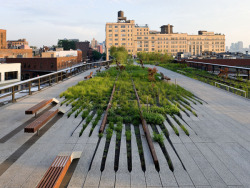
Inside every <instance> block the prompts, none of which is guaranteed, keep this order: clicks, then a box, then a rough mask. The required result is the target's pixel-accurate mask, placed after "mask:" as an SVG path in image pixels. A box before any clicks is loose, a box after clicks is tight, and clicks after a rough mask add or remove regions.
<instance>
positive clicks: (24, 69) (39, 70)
mask: <svg viewBox="0 0 250 188" xmlns="http://www.w3.org/2000/svg"><path fill="white" fill-rule="evenodd" d="M79 62H80V61H79V58H78V57H76V56H74V57H54V58H6V63H21V78H22V80H26V79H29V78H34V77H37V76H38V75H39V76H41V75H44V74H48V73H52V72H56V71H59V70H62V69H65V68H69V67H72V66H74V65H77V64H79Z"/></svg>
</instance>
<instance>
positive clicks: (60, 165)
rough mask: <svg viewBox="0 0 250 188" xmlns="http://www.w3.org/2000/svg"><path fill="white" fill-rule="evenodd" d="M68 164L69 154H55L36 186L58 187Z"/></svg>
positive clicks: (42, 187) (41, 187) (40, 187)
mask: <svg viewBox="0 0 250 188" xmlns="http://www.w3.org/2000/svg"><path fill="white" fill-rule="evenodd" d="M70 164H71V157H70V156H57V157H56V158H55V160H54V161H53V163H52V164H51V166H50V167H49V169H48V170H47V172H46V173H45V175H44V176H43V178H42V180H41V181H40V183H39V184H38V186H37V188H44V187H46V188H59V187H60V185H61V183H62V180H63V178H64V176H65V174H66V172H67V170H68V168H69V166H70Z"/></svg>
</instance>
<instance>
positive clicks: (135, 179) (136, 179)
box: [131, 125, 146, 188]
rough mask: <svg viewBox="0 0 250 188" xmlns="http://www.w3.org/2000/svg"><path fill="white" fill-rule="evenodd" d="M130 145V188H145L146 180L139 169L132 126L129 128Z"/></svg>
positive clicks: (139, 163)
mask: <svg viewBox="0 0 250 188" xmlns="http://www.w3.org/2000/svg"><path fill="white" fill-rule="evenodd" d="M131 145H132V171H131V188H137V187H139V188H145V187H146V179H145V174H144V172H143V171H142V168H141V161H140V157H139V152H138V147H137V143H136V136H135V130H134V126H133V125H132V126H131Z"/></svg>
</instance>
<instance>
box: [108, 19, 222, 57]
mask: <svg viewBox="0 0 250 188" xmlns="http://www.w3.org/2000/svg"><path fill="white" fill-rule="evenodd" d="M111 46H116V47H118V46H124V47H125V48H126V49H127V50H128V52H129V54H132V55H136V54H137V52H143V51H144V52H160V53H164V52H167V53H169V54H171V55H173V56H176V55H177V53H178V52H186V53H187V52H188V53H190V54H191V55H199V54H201V53H205V52H216V53H221V52H225V35H221V34H215V33H214V32H207V31H199V32H198V34H197V35H188V34H187V33H174V32H173V26H172V25H164V26H162V27H161V31H150V29H149V27H148V26H147V25H145V26H138V25H136V24H135V21H134V20H126V18H125V17H121V19H119V17H118V22H116V23H106V53H107V58H108V55H109V49H110V47H111Z"/></svg>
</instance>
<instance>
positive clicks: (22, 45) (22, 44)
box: [7, 39, 30, 49]
mask: <svg viewBox="0 0 250 188" xmlns="http://www.w3.org/2000/svg"><path fill="white" fill-rule="evenodd" d="M7 44H8V49H30V48H29V43H28V41H26V39H19V40H8V41H7Z"/></svg>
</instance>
